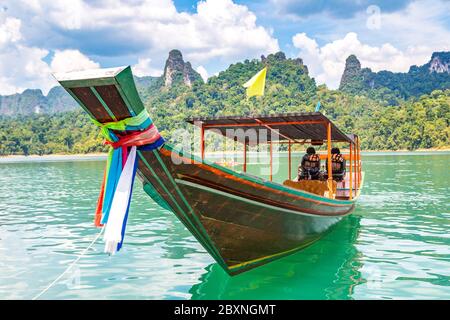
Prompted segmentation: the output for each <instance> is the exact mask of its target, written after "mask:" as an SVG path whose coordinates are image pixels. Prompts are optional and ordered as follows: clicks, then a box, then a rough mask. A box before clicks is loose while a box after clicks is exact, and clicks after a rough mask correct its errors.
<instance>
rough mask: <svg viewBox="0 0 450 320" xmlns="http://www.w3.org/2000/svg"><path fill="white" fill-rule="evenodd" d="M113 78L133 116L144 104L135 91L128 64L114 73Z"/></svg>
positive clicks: (142, 108)
mask: <svg viewBox="0 0 450 320" xmlns="http://www.w3.org/2000/svg"><path fill="white" fill-rule="evenodd" d="M115 79H116V82H117V85H116V87H118V90H119V93H120V95H121V96H122V99H123V101H124V102H125V104H126V106H127V108H128V110H129V111H130V113H132V114H133V113H134V114H133V116H135V115H136V114H139V113H140V112H141V111H142V110H144V104H143V103H142V100H141V98H140V97H139V93H138V92H137V89H136V84H135V82H134V78H133V73H132V71H131V68H130V67H129V66H128V67H126V68H125V69H123V70H122V71H121V72H119V73H118V74H117V75H116V77H115Z"/></svg>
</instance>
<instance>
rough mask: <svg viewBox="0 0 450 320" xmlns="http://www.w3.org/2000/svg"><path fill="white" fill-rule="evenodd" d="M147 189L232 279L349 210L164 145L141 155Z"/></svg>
mask: <svg viewBox="0 0 450 320" xmlns="http://www.w3.org/2000/svg"><path fill="white" fill-rule="evenodd" d="M138 161H139V162H138V163H139V165H138V168H139V170H138V172H139V176H140V178H141V180H142V181H143V184H144V190H145V191H146V192H147V193H148V194H149V195H150V196H151V197H152V198H153V199H154V200H155V201H156V202H157V203H158V204H160V205H161V206H163V207H164V208H166V209H169V210H171V211H172V212H173V213H174V214H175V215H176V216H177V217H178V218H179V219H180V221H181V222H182V223H183V224H184V225H185V226H186V228H188V229H189V231H190V232H191V233H192V234H193V235H194V236H195V237H196V238H197V240H198V241H199V242H200V243H201V244H202V245H203V247H204V248H205V249H206V250H207V251H208V252H209V253H210V254H211V255H212V256H213V257H214V259H215V260H216V261H217V262H218V263H219V264H220V265H221V266H222V267H223V268H224V269H225V270H226V271H227V272H228V273H229V274H231V275H234V274H238V273H241V272H244V271H247V270H249V269H251V268H254V267H257V266H259V265H262V264H265V263H267V262H269V261H272V260H274V259H277V258H280V257H283V256H285V255H288V254H291V253H294V252H296V251H298V250H300V249H302V248H304V247H306V246H308V245H309V244H311V243H313V242H314V241H316V240H317V239H319V238H320V237H321V236H322V235H323V234H324V233H325V232H327V231H328V230H329V229H330V228H331V227H332V226H333V225H334V224H336V223H337V222H338V221H339V220H340V219H342V217H343V216H345V215H347V214H349V213H350V212H351V211H352V210H353V208H354V201H338V200H333V199H327V198H323V197H319V196H316V195H312V194H308V193H306V192H302V191H300V190H293V189H290V188H287V187H284V186H282V185H279V184H276V183H272V182H267V181H264V180H262V179H261V180H259V179H258V178H255V177H251V176H248V175H245V174H239V173H236V172H233V171H231V170H229V169H226V168H223V167H220V166H218V165H216V164H212V163H209V162H205V161H201V160H199V159H196V158H195V157H186V156H184V155H182V154H180V153H178V152H177V151H175V150H173V149H172V148H171V147H170V146H169V145H164V146H163V147H162V148H160V149H159V150H153V151H139V152H138Z"/></svg>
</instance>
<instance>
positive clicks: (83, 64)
mask: <svg viewBox="0 0 450 320" xmlns="http://www.w3.org/2000/svg"><path fill="white" fill-rule="evenodd" d="M50 67H51V69H52V72H71V71H81V70H86V69H98V68H100V65H99V64H98V63H97V62H94V61H92V60H91V59H89V58H88V57H86V56H85V55H84V54H82V53H81V52H80V51H78V50H62V51H60V50H56V51H55V55H54V56H53V59H52V62H51V64H50Z"/></svg>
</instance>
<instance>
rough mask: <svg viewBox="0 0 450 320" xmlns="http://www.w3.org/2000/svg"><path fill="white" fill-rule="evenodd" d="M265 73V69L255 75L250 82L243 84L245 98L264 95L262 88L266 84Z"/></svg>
mask: <svg viewBox="0 0 450 320" xmlns="http://www.w3.org/2000/svg"><path fill="white" fill-rule="evenodd" d="M266 72H267V67H265V68H264V69H262V70H261V71H260V72H258V73H257V74H255V75H254V76H253V77H252V78H251V79H250V80H248V81H247V82H246V83H245V84H244V88H247V98H250V97H253V96H262V95H264V86H265V84H266Z"/></svg>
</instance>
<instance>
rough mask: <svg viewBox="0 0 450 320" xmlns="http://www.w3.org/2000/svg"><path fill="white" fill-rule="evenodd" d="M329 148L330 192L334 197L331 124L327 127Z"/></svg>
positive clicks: (330, 195)
mask: <svg viewBox="0 0 450 320" xmlns="http://www.w3.org/2000/svg"><path fill="white" fill-rule="evenodd" d="M327 147H328V192H329V197H330V198H332V197H333V171H332V167H331V123H330V122H328V125H327Z"/></svg>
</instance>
